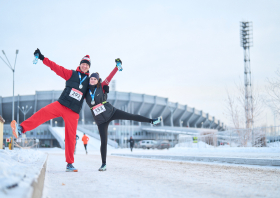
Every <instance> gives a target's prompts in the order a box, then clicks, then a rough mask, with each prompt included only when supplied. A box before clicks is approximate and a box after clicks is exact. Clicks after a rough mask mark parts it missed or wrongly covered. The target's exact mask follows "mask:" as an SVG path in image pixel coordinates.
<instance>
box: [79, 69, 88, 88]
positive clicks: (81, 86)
mask: <svg viewBox="0 0 280 198" xmlns="http://www.w3.org/2000/svg"><path fill="white" fill-rule="evenodd" d="M78 73H79V78H80V85H79V89H82V88H83V85H82V82H84V80H85V79H86V78H87V76H85V77H84V78H83V80H82V78H81V74H80V72H78Z"/></svg>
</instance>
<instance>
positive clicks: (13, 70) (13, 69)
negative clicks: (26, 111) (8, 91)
mask: <svg viewBox="0 0 280 198" xmlns="http://www.w3.org/2000/svg"><path fill="white" fill-rule="evenodd" d="M2 53H3V54H4V55H5V57H6V59H7V61H8V63H9V64H8V63H6V62H5V61H4V59H3V58H2V57H1V56H0V58H1V59H2V61H3V62H4V63H5V64H6V65H7V66H8V67H9V68H10V69H11V70H12V72H13V110H12V120H14V119H15V118H14V113H15V68H16V61H17V55H18V50H16V58H15V64H14V68H13V67H12V66H11V64H10V61H9V59H8V58H7V56H6V54H5V52H4V50H2Z"/></svg>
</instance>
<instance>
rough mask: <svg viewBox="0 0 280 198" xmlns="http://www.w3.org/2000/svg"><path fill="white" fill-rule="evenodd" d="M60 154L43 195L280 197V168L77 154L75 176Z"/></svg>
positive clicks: (48, 173)
mask: <svg viewBox="0 0 280 198" xmlns="http://www.w3.org/2000/svg"><path fill="white" fill-rule="evenodd" d="M64 160H65V157H64V154H62V153H61V154H59V153H50V154H49V157H48V163H47V171H46V178H45V187H44V195H43V197H45V198H46V197H48V198H54V197H59V198H61V197H67V198H69V197H106V198H111V197H114V198H116V197H117V198H118V197H145V198H146V197H153V198H154V197H161V198H163V197H194V198H198V197H199V198H201V197H211V198H212V197H234V198H236V197H279V194H280V169H279V168H266V167H252V166H251V167H248V166H237V165H224V164H205V163H204V164H203V163H194V162H176V161H163V160H151V159H137V158H128V157H117V156H108V159H107V171H105V172H98V171H97V169H98V168H99V167H100V165H101V159H100V155H99V154H98V152H95V153H92V154H90V155H85V154H77V155H75V163H74V166H75V167H76V168H78V169H79V172H78V173H69V172H65V166H66V163H65V161H64Z"/></svg>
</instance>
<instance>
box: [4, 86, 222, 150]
mask: <svg viewBox="0 0 280 198" xmlns="http://www.w3.org/2000/svg"><path fill="white" fill-rule="evenodd" d="M61 93H62V91H36V92H35V95H18V96H15V97H14V104H15V108H14V111H15V112H14V115H15V117H14V119H15V120H17V122H18V123H21V122H23V121H24V119H27V118H29V117H30V116H32V115H33V114H34V113H35V112H36V111H38V110H40V109H41V108H43V107H44V106H46V105H48V104H50V103H52V102H54V101H56V100H57V99H58V98H59V96H60V94H61ZM108 98H109V100H108V102H110V103H111V104H112V105H113V106H115V107H116V108H118V109H120V110H123V111H126V112H129V113H133V114H139V115H142V116H146V117H149V118H154V117H158V116H162V117H163V122H162V123H161V125H160V126H152V125H151V124H148V123H138V122H134V121H127V120H115V121H112V122H111V123H110V125H109V129H108V133H109V134H108V137H109V139H110V140H109V141H108V143H109V144H111V145H113V146H116V142H117V143H118V145H119V146H123V145H124V144H125V141H126V140H127V139H128V138H129V137H130V136H132V137H133V138H134V139H135V140H137V141H139V140H144V139H145V140H169V141H170V142H171V143H172V144H173V145H174V144H176V143H178V137H179V135H180V134H183V135H193V134H196V133H198V132H200V131H203V130H206V129H207V131H209V130H210V131H212V130H213V131H223V130H224V128H225V126H224V124H223V123H222V122H221V121H220V120H218V119H216V118H215V117H213V116H210V115H209V114H208V113H204V112H203V111H202V110H197V109H195V108H192V107H189V106H188V105H182V104H179V103H173V102H169V100H168V98H163V97H158V96H152V95H146V94H138V93H131V92H130V93H126V92H118V91H110V93H109V94H108ZM12 101H13V97H1V96H0V115H2V117H3V118H4V119H5V125H4V137H3V138H4V142H5V138H8V137H10V136H12V131H11V128H10V125H9V124H10V122H11V121H12ZM56 127H64V121H63V119H62V118H55V119H53V120H50V121H48V122H46V123H44V124H42V125H41V126H39V127H37V128H36V129H34V130H32V131H28V132H27V133H26V138H35V139H39V140H40V147H63V146H64V143H63V142H62V141H64V140H61V139H59V137H58V136H57V134H56V132H55V128H56ZM78 130H80V131H82V132H84V133H87V134H90V135H92V136H95V137H96V138H98V136H99V135H98V128H97V126H96V124H95V122H94V119H93V117H92V114H91V112H90V109H89V108H88V106H87V104H86V103H85V102H84V103H83V107H82V110H81V112H80V117H79V125H78Z"/></svg>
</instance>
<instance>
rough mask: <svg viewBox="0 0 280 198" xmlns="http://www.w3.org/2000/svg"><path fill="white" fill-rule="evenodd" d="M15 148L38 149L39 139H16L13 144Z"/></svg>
mask: <svg viewBox="0 0 280 198" xmlns="http://www.w3.org/2000/svg"><path fill="white" fill-rule="evenodd" d="M14 146H15V147H18V148H22V149H30V148H35V149H37V148H39V139H34V138H32V139H31V138H18V139H17V140H16V142H15V144H14Z"/></svg>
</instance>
